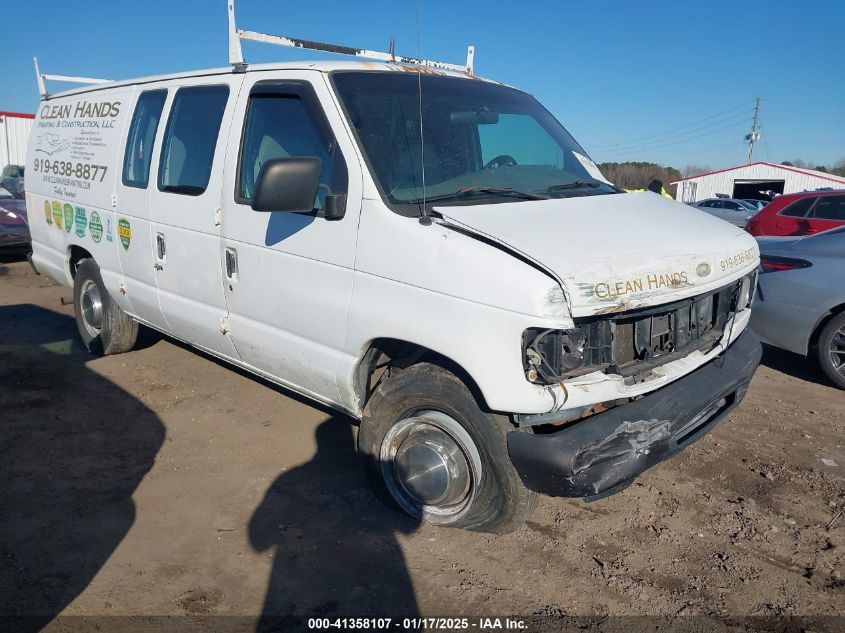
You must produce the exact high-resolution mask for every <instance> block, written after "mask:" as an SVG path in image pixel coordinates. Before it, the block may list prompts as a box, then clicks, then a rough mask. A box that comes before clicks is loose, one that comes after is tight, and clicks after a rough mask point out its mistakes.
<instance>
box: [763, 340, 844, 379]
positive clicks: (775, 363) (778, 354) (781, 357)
mask: <svg viewBox="0 0 845 633" xmlns="http://www.w3.org/2000/svg"><path fill="white" fill-rule="evenodd" d="M761 363H762V364H763V365H765V366H766V367H769V368H770V369H774V370H775V371H779V372H781V373H784V374H786V375H788V376H792V377H793V378H798V379H800V380H806V381H807V382H812V383H815V384H817V385H824V386H826V387H832V386H833V385H831V383H830V381H829V380H828V379H827V377H826V376H825V375H824V373H822V370H821V368H820V367H819V365H818V363H817V362H816V360H815V359H814V358H813V357H812V355H811V356H810V358H805V357H803V356H801V355H800V354H794V353H792V352H787V351H786V350H782V349H778V348H777V347H772V346H771V345H765V344H764V345H763V360H762V361H761Z"/></svg>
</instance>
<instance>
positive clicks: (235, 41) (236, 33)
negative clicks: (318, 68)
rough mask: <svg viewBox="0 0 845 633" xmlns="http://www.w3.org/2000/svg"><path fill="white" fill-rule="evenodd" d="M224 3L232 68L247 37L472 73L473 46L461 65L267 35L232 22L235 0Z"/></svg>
mask: <svg viewBox="0 0 845 633" xmlns="http://www.w3.org/2000/svg"><path fill="white" fill-rule="evenodd" d="M227 6H228V9H229V63H230V64H231V65H232V66H234V67H235V68H239V69H243V68H245V67H246V65H247V64H246V63H245V62H244V57H243V52H242V49H241V40H249V41H252V42H259V43H262V44H274V45H276V46H287V47H290V48H303V49H308V50H313V51H322V52H325V53H336V54H339V55H350V56H352V57H364V58H366V59H376V60H379V61H383V62H388V63H398V64H412V65H414V66H425V67H428V68H440V69H443V70H453V71H456V72H461V73H466V74H469V75H472V74H473V62H474V58H475V47H474V46H469V47H467V62H466V64H465V65H461V64H450V63H448V62H439V61H433V60H430V59H419V58H416V57H406V56H404V55H395V54H393V53H392V52H391V53H385V52H382V51H373V50H368V49H365V48H354V47H352V46H342V45H339V44H327V43H325V42H315V41H312V40H303V39H299V38H293V37H284V36H281V35H269V34H267V33H259V32H258V31H249V30H244V29H239V28H237V26H236V25H235V0H227ZM391 48H392V47H391Z"/></svg>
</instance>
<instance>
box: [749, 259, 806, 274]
mask: <svg viewBox="0 0 845 633" xmlns="http://www.w3.org/2000/svg"><path fill="white" fill-rule="evenodd" d="M810 266H812V264H811V263H810V262H808V261H807V260H806V259H797V258H794V257H778V256H777V255H760V268H762V269H763V272H764V273H774V272H779V271H782V270H795V269H797V268H809V267H810Z"/></svg>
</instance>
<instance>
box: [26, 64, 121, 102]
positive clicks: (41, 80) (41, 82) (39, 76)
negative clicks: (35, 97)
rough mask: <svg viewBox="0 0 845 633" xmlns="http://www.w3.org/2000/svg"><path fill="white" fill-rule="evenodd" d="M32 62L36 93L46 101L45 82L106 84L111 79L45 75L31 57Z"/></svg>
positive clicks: (47, 95) (47, 94)
mask: <svg viewBox="0 0 845 633" xmlns="http://www.w3.org/2000/svg"><path fill="white" fill-rule="evenodd" d="M32 60H33V61H34V62H35V79H36V81H37V82H38V92H39V93H40V94H41V98H42V99H46V98H47V97H49V96H50V94H49V93H48V92H47V87H46V85H45V82H47V81H67V82H69V83H74V84H107V83H109V82H110V81H111V79H92V78H91V77H69V76H68V75H46V74H44V73H42V72H41V68H40V67H39V65H38V58H37V57H33V58H32Z"/></svg>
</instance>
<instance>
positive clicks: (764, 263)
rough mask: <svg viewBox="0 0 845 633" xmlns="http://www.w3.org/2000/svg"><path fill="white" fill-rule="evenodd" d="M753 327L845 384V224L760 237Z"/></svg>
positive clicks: (768, 340) (843, 386)
mask: <svg viewBox="0 0 845 633" xmlns="http://www.w3.org/2000/svg"><path fill="white" fill-rule="evenodd" d="M757 241H758V243H759V244H760V266H761V271H762V274H761V275H760V277H759V281H758V290H757V298H756V300H755V303H754V310H753V315H752V317H751V327H752V329H753V330H754V332H755V333H756V334H757V336H759V337H760V339H761V340H762V341H763V342H765V343H769V344H770V345H774V346H775V347H779V348H781V349H785V350H788V351H790V352H795V353H796V354H801V355H803V356H810V357H814V358H815V359H816V360H817V361H818V363H819V365H820V366H821V368H822V370H823V371H824V373H825V374H827V376H828V378H830V380H831V381H832V382H833V384H835V385H836V386H837V387H839V388H840V389H845V283H843V275H845V226H843V227H840V228H837V229H832V230H830V231H825V232H824V233H819V234H818V235H812V236H805V237H798V238H797V239H796V238H794V237H760V238H757Z"/></svg>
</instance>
